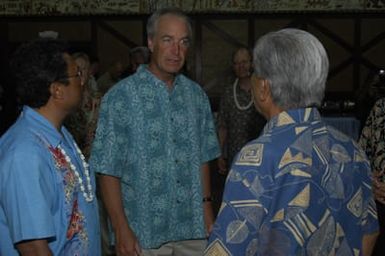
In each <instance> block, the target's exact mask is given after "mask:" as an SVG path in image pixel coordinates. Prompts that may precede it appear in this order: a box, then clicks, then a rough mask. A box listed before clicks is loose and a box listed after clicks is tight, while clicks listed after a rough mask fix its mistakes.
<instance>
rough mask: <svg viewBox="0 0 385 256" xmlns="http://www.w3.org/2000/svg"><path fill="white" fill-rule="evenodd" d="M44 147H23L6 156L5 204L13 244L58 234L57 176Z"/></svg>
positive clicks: (1, 178)
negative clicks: (55, 220) (54, 217)
mask: <svg viewBox="0 0 385 256" xmlns="http://www.w3.org/2000/svg"><path fill="white" fill-rule="evenodd" d="M47 156H48V155H47V154H44V153H43V152H42V149H41V148H38V147H35V146H23V148H20V147H19V148H17V149H15V150H13V151H11V152H8V153H7V155H6V157H4V158H3V159H2V161H3V163H1V165H0V169H2V170H1V174H0V175H1V176H0V181H1V195H0V200H1V206H2V208H3V210H4V214H5V217H6V220H7V225H8V228H9V231H10V235H11V239H12V242H13V243H17V242H20V241H23V240H31V239H43V238H52V237H54V236H55V226H54V219H53V216H54V213H53V212H52V211H53V210H54V200H55V199H54V195H55V194H56V192H55V184H56V183H55V179H54V176H53V174H52V171H51V169H50V163H49V161H50V159H49V158H48V159H47Z"/></svg>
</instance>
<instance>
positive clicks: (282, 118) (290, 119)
mask: <svg viewBox="0 0 385 256" xmlns="http://www.w3.org/2000/svg"><path fill="white" fill-rule="evenodd" d="M314 121H321V115H320V113H319V112H318V110H317V109H316V108H314V107H309V108H298V109H290V110H286V111H283V112H281V113H279V114H278V115H276V116H274V117H272V118H271V119H270V120H269V122H268V123H267V124H266V127H265V131H267V130H271V129H273V128H275V127H282V126H286V125H292V124H299V123H304V122H314Z"/></svg>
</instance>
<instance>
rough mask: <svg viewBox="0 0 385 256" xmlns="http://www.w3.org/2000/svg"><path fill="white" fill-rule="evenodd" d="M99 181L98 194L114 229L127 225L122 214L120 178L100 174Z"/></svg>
mask: <svg viewBox="0 0 385 256" xmlns="http://www.w3.org/2000/svg"><path fill="white" fill-rule="evenodd" d="M99 183H100V191H101V193H100V194H101V197H102V200H103V203H104V206H105V208H106V210H107V213H108V216H109V217H110V220H111V224H112V227H113V229H114V230H116V229H117V228H118V227H122V226H123V225H127V226H128V221H127V218H126V216H125V214H124V207H123V202H122V191H121V185H120V179H119V178H117V177H114V176H109V175H100V176H99Z"/></svg>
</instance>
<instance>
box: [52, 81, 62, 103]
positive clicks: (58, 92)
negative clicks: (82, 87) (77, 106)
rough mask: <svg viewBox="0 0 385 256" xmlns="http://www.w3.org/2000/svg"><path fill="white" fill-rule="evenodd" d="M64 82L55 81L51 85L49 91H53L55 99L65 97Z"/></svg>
mask: <svg viewBox="0 0 385 256" xmlns="http://www.w3.org/2000/svg"><path fill="white" fill-rule="evenodd" d="M63 86H64V85H63V84H61V83H58V82H53V83H52V84H51V85H50V87H49V91H50V93H51V97H52V98H53V99H55V100H60V99H63V98H64V91H63Z"/></svg>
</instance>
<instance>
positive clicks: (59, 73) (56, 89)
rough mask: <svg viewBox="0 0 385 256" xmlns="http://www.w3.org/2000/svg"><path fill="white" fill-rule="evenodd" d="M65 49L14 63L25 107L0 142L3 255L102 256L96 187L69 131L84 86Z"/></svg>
mask: <svg viewBox="0 0 385 256" xmlns="http://www.w3.org/2000/svg"><path fill="white" fill-rule="evenodd" d="M66 49H67V47H66V46H65V44H63V43H61V42H59V41H56V40H50V39H41V40H37V41H33V42H30V43H27V44H25V45H23V46H21V47H20V48H19V50H18V51H17V53H16V55H15V57H14V59H13V61H12V63H13V65H12V67H13V71H14V73H15V75H16V82H17V85H18V92H19V97H20V100H21V102H22V104H24V107H23V112H22V113H21V114H20V116H19V118H18V120H17V121H16V123H15V124H14V125H13V126H12V127H11V128H10V129H9V130H8V131H7V132H6V133H5V134H4V135H3V136H2V137H1V139H0V255H2V256H17V255H55V256H56V255H63V256H75V255H77V256H88V255H89V256H91V255H92V256H98V255H100V233H99V218H98V207H97V201H96V199H95V180H94V175H93V173H92V172H90V171H89V168H88V164H87V163H86V161H85V158H84V155H83V154H82V152H81V151H80V150H79V147H78V146H77V145H76V143H75V141H74V139H73V137H72V136H71V134H70V133H69V132H68V130H67V129H66V128H65V127H64V126H63V122H64V119H65V117H67V116H68V115H69V114H70V113H72V112H73V111H75V110H76V108H77V107H79V105H80V103H81V98H82V90H83V85H84V81H83V79H82V78H81V72H80V71H79V68H78V66H77V65H76V62H75V60H74V59H73V58H72V57H71V56H70V55H69V54H68V52H67V50H66Z"/></svg>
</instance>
